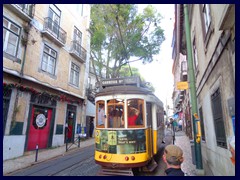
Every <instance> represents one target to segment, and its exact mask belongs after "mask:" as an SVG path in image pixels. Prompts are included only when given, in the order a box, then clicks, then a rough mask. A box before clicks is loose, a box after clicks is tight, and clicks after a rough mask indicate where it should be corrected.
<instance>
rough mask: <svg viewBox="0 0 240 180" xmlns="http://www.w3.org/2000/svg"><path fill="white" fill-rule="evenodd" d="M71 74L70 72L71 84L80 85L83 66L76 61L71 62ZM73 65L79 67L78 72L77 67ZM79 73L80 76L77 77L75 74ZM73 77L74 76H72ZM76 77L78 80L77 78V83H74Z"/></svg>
mask: <svg viewBox="0 0 240 180" xmlns="http://www.w3.org/2000/svg"><path fill="white" fill-rule="evenodd" d="M70 66H71V67H70V74H69V83H70V84H71V85H73V86H76V87H79V85H80V83H79V80H80V70H81V68H80V66H78V65H77V64H76V63H74V62H71V64H70ZM73 66H75V67H76V68H78V72H77V70H76V69H74V68H73ZM74 72H75V73H78V77H75V76H74V74H75V73H74ZM71 77H72V78H71ZM74 77H75V78H77V80H76V84H75V83H74Z"/></svg>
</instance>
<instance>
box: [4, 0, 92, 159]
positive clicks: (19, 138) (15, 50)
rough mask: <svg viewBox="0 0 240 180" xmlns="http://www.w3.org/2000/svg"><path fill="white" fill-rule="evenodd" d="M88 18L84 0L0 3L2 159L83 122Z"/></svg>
mask: <svg viewBox="0 0 240 180" xmlns="http://www.w3.org/2000/svg"><path fill="white" fill-rule="evenodd" d="M89 23H90V5H87V4H4V6H3V117H4V118H3V119H4V123H3V124H4V127H3V136H4V139H3V159H4V160H6V159H11V158H14V157H18V156H22V155H23V154H24V152H26V151H31V150H34V149H35V148H36V146H38V147H39V149H44V148H49V147H54V146H61V145H63V144H64V143H65V142H66V141H68V142H72V141H73V140H74V138H75V136H76V135H77V133H79V130H80V127H83V126H86V114H85V112H86V100H85V99H86V95H85V93H86V92H85V89H86V86H87V80H88V70H87V69H89V52H90V33H89V32H88V29H89ZM66 129H67V131H66Z"/></svg>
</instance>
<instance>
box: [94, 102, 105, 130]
mask: <svg viewBox="0 0 240 180" xmlns="http://www.w3.org/2000/svg"><path fill="white" fill-rule="evenodd" d="M96 108H97V109H96V112H97V114H96V115H97V118H96V126H97V127H104V126H105V119H106V115H105V103H104V101H97V103H96Z"/></svg>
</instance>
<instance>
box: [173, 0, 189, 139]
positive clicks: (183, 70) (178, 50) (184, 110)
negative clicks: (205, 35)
mask: <svg viewBox="0 0 240 180" xmlns="http://www.w3.org/2000/svg"><path fill="white" fill-rule="evenodd" d="M183 18H184V17H183V9H182V6H181V5H179V4H176V5H175V23H174V30H173V39H172V50H173V51H172V59H173V67H172V73H173V76H174V84H173V86H174V89H173V94H172V99H173V108H174V117H173V118H174V119H175V120H176V121H179V120H180V119H182V121H183V131H185V133H186V135H187V136H188V137H189V138H190V139H192V138H193V134H192V118H191V114H190V112H191V106H190V99H189V89H188V88H186V89H179V88H178V86H177V84H178V83H182V82H187V81H188V67H187V59H186V48H183V46H182V44H184V41H185V40H184V38H185V35H184V29H183V24H182V22H183Z"/></svg>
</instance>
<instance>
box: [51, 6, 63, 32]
mask: <svg viewBox="0 0 240 180" xmlns="http://www.w3.org/2000/svg"><path fill="white" fill-rule="evenodd" d="M60 16H61V11H60V10H59V9H58V8H57V7H56V6H55V5H54V4H50V7H49V13H48V17H49V18H50V21H49V24H48V28H49V29H51V30H52V31H53V33H54V34H55V35H56V36H58V35H59V25H60Z"/></svg>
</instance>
